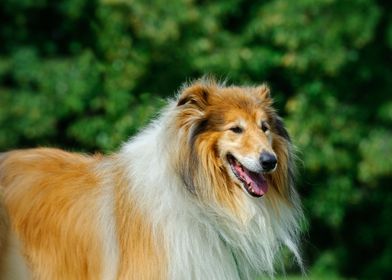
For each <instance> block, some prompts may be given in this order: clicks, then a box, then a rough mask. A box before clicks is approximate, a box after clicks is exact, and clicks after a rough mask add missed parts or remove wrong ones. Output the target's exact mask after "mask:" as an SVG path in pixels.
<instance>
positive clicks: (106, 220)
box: [0, 79, 302, 280]
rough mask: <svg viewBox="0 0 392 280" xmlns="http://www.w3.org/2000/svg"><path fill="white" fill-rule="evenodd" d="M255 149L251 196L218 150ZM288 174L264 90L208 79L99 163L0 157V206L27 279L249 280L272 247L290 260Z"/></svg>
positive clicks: (292, 230)
mask: <svg viewBox="0 0 392 280" xmlns="http://www.w3.org/2000/svg"><path fill="white" fill-rule="evenodd" d="M238 118H239V119H240V121H241V122H242V123H245V124H246V125H247V126H248V128H247V133H244V134H243V135H239V136H236V135H234V134H233V133H232V132H230V131H229V129H228V125H229V124H230V122H235V121H237V119H238ZM260 118H264V119H266V120H267V121H268V123H269V125H270V127H271V128H270V129H271V132H270V134H268V135H267V136H266V135H264V133H263V132H261V130H260V129H259V128H258V127H257V125H258V122H259V120H260ZM235 137H236V138H235ZM235 143H236V145H234V144H235ZM265 149H267V150H270V151H271V152H273V153H275V154H276V156H277V158H278V166H277V168H276V170H275V171H274V172H272V173H270V174H266V175H265V176H266V179H267V181H268V185H269V190H268V192H267V193H266V194H265V195H264V196H263V197H261V198H255V197H251V196H250V195H249V194H247V193H246V192H245V191H244V190H243V189H242V188H241V186H240V185H239V183H238V182H237V181H236V180H235V177H233V174H231V173H230V169H229V168H228V165H227V164H228V163H227V158H226V153H227V152H232V150H234V152H235V153H238V154H240V155H243V154H245V153H246V154H247V155H248V154H252V155H253V154H256V153H258V152H260V151H261V150H265ZM294 174H295V172H294V161H293V152H292V146H291V142H290V139H289V136H288V134H287V131H286V129H285V128H284V126H283V122H282V120H281V119H280V118H279V117H278V116H277V114H276V112H275V111H274V109H273V108H272V100H271V98H270V96H269V89H268V87H266V86H265V85H262V86H259V87H234V86H231V87H227V86H225V85H222V84H218V83H216V82H215V81H213V80H211V79H201V80H198V81H196V82H194V83H191V84H188V85H186V86H184V87H183V88H182V89H181V90H180V93H179V96H178V98H176V99H175V100H171V101H169V103H168V105H167V106H166V107H165V109H164V110H163V111H162V112H161V114H160V116H159V117H158V118H157V119H156V120H155V121H153V122H152V123H151V124H150V125H149V126H147V128H145V129H144V130H143V131H141V132H140V133H139V134H138V135H136V136H135V137H134V138H132V139H130V140H129V141H128V142H126V143H125V144H124V145H123V147H122V148H121V149H120V151H119V152H118V153H116V154H113V155H111V156H99V155H98V156H86V155H80V154H73V153H68V152H65V151H61V150H57V149H49V148H40V149H30V150H17V151H11V152H9V153H7V154H6V156H4V157H3V158H2V159H0V184H1V185H2V186H3V188H4V193H5V204H6V207H7V209H8V212H9V213H10V217H11V223H12V228H13V230H14V232H15V234H16V236H17V237H18V238H19V239H20V241H21V243H22V245H23V252H24V255H25V258H26V262H27V263H28V265H29V267H30V269H31V273H32V275H33V278H34V279H105V280H106V279H200V280H201V279H216V280H219V279H222V280H223V279H224V280H228V279H254V277H256V276H257V275H260V274H268V275H270V276H271V275H273V273H274V271H275V264H276V261H277V259H279V256H280V250H281V248H282V246H286V247H287V248H288V249H289V250H290V251H291V252H292V253H293V254H294V256H295V257H296V259H297V262H298V263H299V264H301V258H300V253H299V250H298V237H299V223H300V221H301V219H302V211H301V207H300V201H299V198H298V195H297V193H296V191H295V189H294V185H293V184H294ZM0 229H1V226H0ZM0 245H1V243H0Z"/></svg>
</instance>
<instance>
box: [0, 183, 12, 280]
mask: <svg viewBox="0 0 392 280" xmlns="http://www.w3.org/2000/svg"><path fill="white" fill-rule="evenodd" d="M9 230H10V228H9V220H8V216H7V213H6V210H5V207H4V204H3V192H2V190H1V189H0V279H3V278H2V277H1V275H4V273H5V272H4V270H5V267H4V266H5V264H4V263H5V255H6V251H7V249H8V239H9Z"/></svg>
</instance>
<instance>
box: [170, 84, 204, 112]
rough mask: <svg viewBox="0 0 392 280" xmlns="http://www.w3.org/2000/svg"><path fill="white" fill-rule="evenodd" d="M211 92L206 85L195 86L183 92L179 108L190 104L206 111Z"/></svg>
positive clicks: (179, 100)
mask: <svg viewBox="0 0 392 280" xmlns="http://www.w3.org/2000/svg"><path fill="white" fill-rule="evenodd" d="M210 92H211V88H210V87H208V86H206V85H203V84H200V83H197V84H193V85H191V86H189V87H187V88H185V89H184V90H183V91H182V93H181V95H180V97H179V99H178V103H177V106H183V105H186V104H190V105H193V106H196V107H197V108H199V109H204V108H205V107H207V105H208V98H209V95H210Z"/></svg>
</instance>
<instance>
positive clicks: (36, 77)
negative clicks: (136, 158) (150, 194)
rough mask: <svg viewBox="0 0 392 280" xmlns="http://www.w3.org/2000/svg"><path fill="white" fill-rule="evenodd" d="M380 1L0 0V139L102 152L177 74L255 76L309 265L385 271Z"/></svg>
mask: <svg viewBox="0 0 392 280" xmlns="http://www.w3.org/2000/svg"><path fill="white" fill-rule="evenodd" d="M391 3H392V2H391V1H386V0H379V1H376V0H345V1H343V0H297V1H290V0H286V1H283V0H271V1H258V0H252V1H245V0H217V1H202V0H200V1H192V0H170V1H168V0H157V1H141V0H139V1H136V0H134V1H131V0H130V1H127V0H102V1H89V0H68V1H65V0H58V1H50V0H2V1H1V4H0V150H7V149H12V148H21V147H32V146H57V147H61V148H66V149H69V150H75V151H86V152H95V151H103V152H111V151H114V150H115V149H117V148H118V147H119V145H121V143H122V142H123V141H125V140H126V139H127V138H128V137H129V136H130V135H132V134H134V133H136V132H137V130H138V129H139V128H140V127H141V126H142V125H144V124H145V123H146V122H147V121H148V120H149V119H150V118H151V117H152V116H153V115H154V114H155V113H156V112H157V110H158V109H159V108H160V107H161V106H162V104H163V103H164V102H163V101H162V100H163V99H164V98H165V97H167V96H173V94H174V93H175V92H176V90H177V89H178V88H179V86H180V85H181V84H182V83H183V82H185V81H187V80H190V79H194V78H197V77H200V76H201V75H203V74H206V73H210V74H214V75H216V76H217V77H218V78H228V80H229V82H230V83H235V84H257V83H261V82H263V81H267V82H268V83H269V84H270V86H271V88H272V94H273V97H274V99H275V103H276V107H277V108H278V109H279V112H280V114H281V115H283V116H284V117H285V119H286V122H287V126H288V129H289V131H290V133H291V134H292V138H293V139H294V143H295V144H296V146H297V147H298V155H299V158H300V161H299V162H300V180H299V182H298V188H299V192H300V193H301V196H302V197H303V203H304V208H305V212H306V216H307V218H308V221H309V225H308V228H306V229H304V241H303V244H304V248H303V250H304V256H305V259H306V262H307V266H308V270H309V275H310V276H311V277H314V278H317V277H327V278H328V277H329V276H331V277H332V276H333V275H335V276H337V277H351V278H361V279H363V278H369V279H381V278H383V279H386V278H387V277H388V276H391V275H392V238H391V237H390V235H391V234H392V226H391V221H392V193H391V187H392V186H391V184H392V93H391V88H392V73H391V71H392V70H391V66H392V64H391V63H392V60H391V59H392V52H391V49H392V16H391ZM290 271H291V269H290V268H289V272H290ZM293 272H295V270H294V271H293ZM322 275H324V276H322ZM325 275H329V276H325Z"/></svg>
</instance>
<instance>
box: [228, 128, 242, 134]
mask: <svg viewBox="0 0 392 280" xmlns="http://www.w3.org/2000/svg"><path fill="white" fill-rule="evenodd" d="M230 130H231V131H233V132H234V133H237V134H239V133H242V132H243V131H244V130H243V128H242V127H240V126H233V127H232V128H230Z"/></svg>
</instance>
